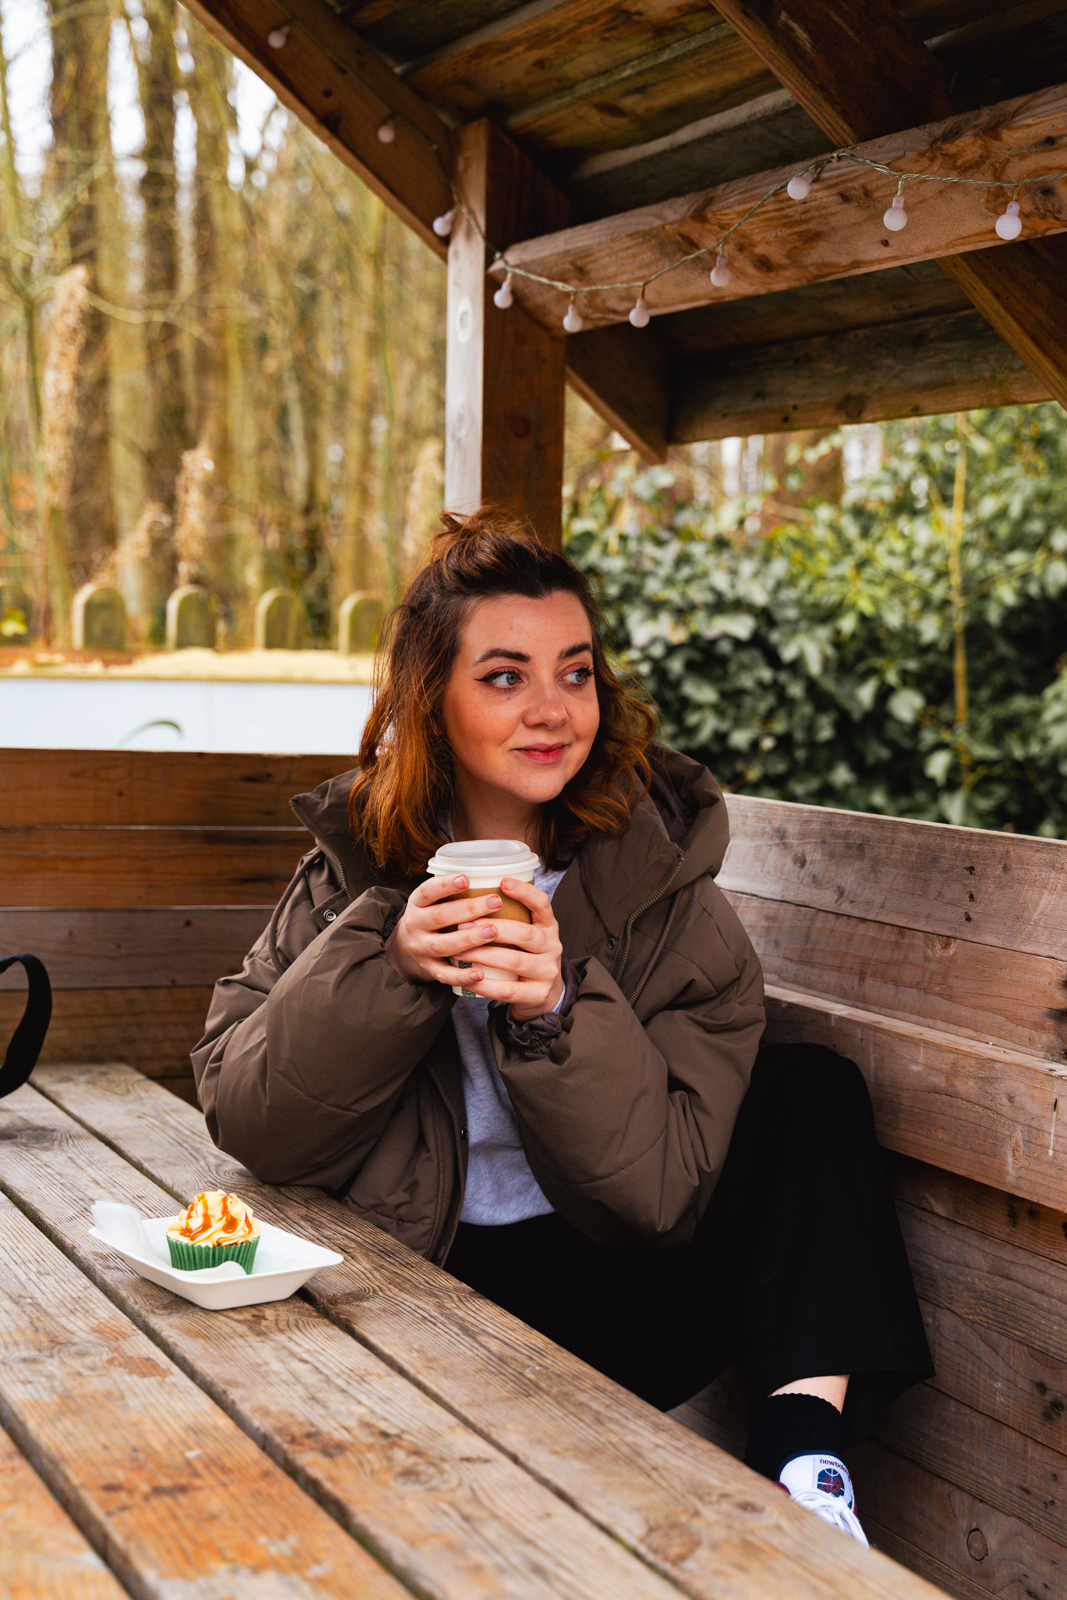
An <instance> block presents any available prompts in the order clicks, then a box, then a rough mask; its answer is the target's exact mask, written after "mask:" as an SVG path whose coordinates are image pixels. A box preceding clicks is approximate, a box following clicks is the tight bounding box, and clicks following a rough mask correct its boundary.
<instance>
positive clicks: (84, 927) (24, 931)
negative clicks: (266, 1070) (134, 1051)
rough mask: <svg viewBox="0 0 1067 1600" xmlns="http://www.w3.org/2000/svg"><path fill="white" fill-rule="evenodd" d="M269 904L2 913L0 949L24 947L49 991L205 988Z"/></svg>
mask: <svg viewBox="0 0 1067 1600" xmlns="http://www.w3.org/2000/svg"><path fill="white" fill-rule="evenodd" d="M273 909H274V908H273V906H272V905H261V906H186V907H178V906H174V907H172V906H162V907H153V908H151V909H146V910H132V911H128V910H121V911H98V910H88V911H84V910H82V911H79V910H73V911H60V910H51V909H49V910H37V911H19V910H10V909H8V910H5V911H4V912H3V923H4V945H5V948H7V949H9V950H32V951H33V953H34V955H37V956H40V958H41V960H42V961H43V962H44V964H45V966H46V967H47V968H48V976H49V978H50V980H51V983H52V988H53V990H56V989H137V988H153V989H155V988H163V987H177V988H181V987H187V986H188V985H190V984H193V985H198V986H199V987H201V988H203V987H204V986H205V985H208V986H210V985H212V984H213V983H214V982H215V980H216V979H217V978H220V977H222V975H223V974H224V973H228V972H237V971H239V970H240V967H241V962H242V961H243V960H244V958H245V954H246V952H247V951H248V950H250V949H251V947H252V945H253V944H254V943H255V941H256V940H257V939H258V938H259V935H260V934H261V933H262V932H263V929H264V928H265V927H266V926H267V922H268V921H269V919H270V914H271V912H272V910H273Z"/></svg>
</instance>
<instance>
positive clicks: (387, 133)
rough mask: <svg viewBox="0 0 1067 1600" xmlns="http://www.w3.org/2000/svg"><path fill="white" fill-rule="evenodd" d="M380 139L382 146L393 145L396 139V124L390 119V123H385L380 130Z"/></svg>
mask: <svg viewBox="0 0 1067 1600" xmlns="http://www.w3.org/2000/svg"><path fill="white" fill-rule="evenodd" d="M378 138H379V139H380V140H381V142H382V144H392V143H393V140H394V139H395V138H396V124H395V122H394V121H393V119H392V118H391V117H390V119H389V121H388V122H383V123H382V124H381V126H380V127H379V129H378Z"/></svg>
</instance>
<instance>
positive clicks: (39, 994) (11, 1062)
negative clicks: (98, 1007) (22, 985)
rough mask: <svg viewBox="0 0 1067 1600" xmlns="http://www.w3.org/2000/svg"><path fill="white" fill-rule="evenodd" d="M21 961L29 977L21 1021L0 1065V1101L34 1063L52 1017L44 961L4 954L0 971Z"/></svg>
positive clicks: (50, 986) (20, 1080)
mask: <svg viewBox="0 0 1067 1600" xmlns="http://www.w3.org/2000/svg"><path fill="white" fill-rule="evenodd" d="M16 961H21V962H22V965H23V966H24V967H25V968H26V977H27V979H28V980H29V985H30V988H29V993H28V994H27V996H26V1009H25V1011H24V1012H23V1013H22V1021H21V1022H20V1023H19V1025H18V1027H17V1028H16V1029H15V1031H14V1033H13V1034H12V1035H11V1043H10V1044H9V1045H8V1047H7V1055H6V1056H5V1057H4V1064H3V1066H2V1067H0V1100H2V1099H3V1097H4V1096H5V1095H6V1094H13V1093H14V1092H15V1090H16V1089H21V1088H22V1085H23V1084H24V1083H25V1082H26V1079H27V1078H28V1077H29V1075H30V1073H31V1072H32V1071H33V1069H34V1067H35V1066H36V1064H37V1057H38V1056H39V1055H40V1053H41V1046H42V1045H43V1044H44V1036H45V1034H46V1033H47V1032H48V1024H49V1023H50V1022H51V1020H52V985H51V984H50V983H49V981H48V973H47V972H46V971H45V967H44V962H43V961H41V960H39V959H38V957H37V956H28V955H23V956H4V957H3V958H2V959H0V972H6V971H7V969H8V967H11V966H14V964H15V962H16Z"/></svg>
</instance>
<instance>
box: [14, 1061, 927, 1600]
mask: <svg viewBox="0 0 1067 1600" xmlns="http://www.w3.org/2000/svg"><path fill="white" fill-rule="evenodd" d="M41 1082H42V1085H43V1086H44V1088H45V1089H46V1090H47V1094H48V1096H49V1098H50V1099H53V1100H54V1101H55V1102H56V1103H57V1104H62V1105H64V1106H65V1107H66V1108H67V1109H69V1110H70V1111H71V1112H72V1113H73V1114H74V1115H76V1116H77V1117H78V1118H79V1120H81V1121H84V1122H86V1123H87V1124H88V1125H90V1126H95V1127H98V1128H100V1129H102V1130H106V1138H107V1141H108V1143H110V1144H111V1145H112V1146H113V1147H115V1148H117V1149H119V1150H120V1151H122V1152H123V1153H124V1154H125V1155H126V1156H127V1158H128V1159H129V1158H131V1157H133V1159H136V1160H137V1161H138V1162H139V1164H140V1165H141V1167H142V1169H143V1170H146V1171H148V1172H149V1173H150V1174H151V1175H152V1176H153V1177H154V1178H155V1179H156V1181H157V1182H160V1183H161V1184H162V1185H163V1186H164V1187H166V1188H168V1189H170V1190H171V1192H175V1193H184V1191H185V1188H186V1187H187V1185H188V1173H189V1171H190V1163H191V1162H192V1161H194V1160H195V1161H197V1163H198V1168H199V1170H200V1171H202V1172H206V1173H208V1174H210V1175H211V1177H212V1180H213V1182H218V1183H220V1184H223V1185H224V1186H226V1187H235V1186H237V1184H238V1183H240V1184H241V1185H242V1189H241V1190H240V1192H244V1193H247V1194H248V1196H249V1197H250V1199H251V1203H252V1204H253V1206H254V1207H255V1208H257V1209H258V1210H259V1211H260V1212H261V1213H262V1215H263V1216H264V1217H265V1218H267V1219H268V1220H274V1221H277V1222H278V1223H279V1224H280V1225H282V1226H288V1227H291V1228H294V1229H295V1230H296V1231H299V1232H302V1233H304V1234H308V1233H309V1232H310V1233H313V1235H314V1236H315V1237H316V1238H319V1239H321V1240H322V1242H323V1243H328V1242H330V1241H332V1242H333V1243H334V1244H337V1245H340V1247H341V1248H342V1250H343V1251H345V1252H347V1259H346V1262H345V1265H344V1267H342V1268H337V1269H336V1272H337V1273H338V1274H343V1275H344V1277H343V1282H340V1283H339V1282H338V1280H336V1279H332V1278H331V1283H330V1285H329V1290H330V1292H329V1293H322V1294H318V1293H317V1292H316V1280H315V1279H312V1280H311V1282H310V1283H309V1285H308V1292H309V1298H310V1299H311V1300H312V1302H313V1303H314V1304H316V1305H317V1306H319V1307H320V1309H322V1310H323V1311H324V1312H326V1313H327V1314H328V1315H329V1316H330V1318H331V1319H332V1320H333V1321H334V1322H336V1323H337V1324H338V1325H339V1326H341V1327H343V1328H344V1329H345V1330H346V1331H347V1332H348V1333H349V1334H350V1335H351V1336H352V1337H354V1338H356V1339H358V1340H359V1341H360V1342H361V1343H363V1344H365V1345H366V1346H367V1347H368V1348H369V1349H371V1350H373V1351H374V1352H375V1353H376V1354H378V1355H380V1356H381V1357H382V1358H383V1359H385V1360H386V1361H387V1362H388V1363H389V1364H390V1365H392V1366H394V1367H397V1368H399V1369H401V1370H403V1371H405V1372H407V1373H408V1374H410V1375H411V1376H412V1377H414V1378H415V1379H416V1380H417V1382H418V1384H419V1386H420V1387H421V1388H422V1389H423V1390H424V1391H425V1392H427V1393H428V1394H430V1395H432V1396H433V1397H434V1398H435V1399H437V1400H438V1401H439V1402H440V1403H441V1404H444V1405H446V1406H447V1407H448V1408H449V1409H450V1410H452V1411H453V1412H454V1413H455V1414H456V1415H457V1416H459V1417H461V1418H462V1419H464V1420H465V1421H467V1422H468V1423H469V1424H470V1425H471V1426H473V1427H475V1428H476V1429H477V1430H478V1431H480V1432H481V1433H483V1435H486V1436H488V1437H489V1438H491V1439H492V1441H493V1443H494V1444H495V1445H497V1446H498V1447H499V1448H501V1449H503V1450H504V1451H505V1452H506V1453H507V1454H508V1455H510V1456H511V1457H512V1458H513V1459H514V1460H516V1461H518V1462H519V1463H520V1465H522V1466H523V1467H524V1468H525V1469H526V1470H527V1471H530V1472H532V1473H533V1474H534V1475H535V1476H536V1477H538V1478H539V1479H540V1480H541V1481H542V1482H546V1483H550V1484H552V1485H553V1486H554V1487H555V1489H556V1491H557V1493H559V1494H561V1495H562V1496H563V1497H564V1499H566V1500H567V1501H569V1502H570V1503H571V1504H572V1505H575V1506H576V1507H577V1508H578V1509H579V1510H581V1511H582V1512H583V1513H584V1514H585V1515H586V1516H587V1517H589V1518H590V1519H591V1520H592V1521H593V1522H595V1523H596V1524H597V1525H598V1526H599V1527H602V1528H604V1529H605V1531H607V1532H608V1533H610V1534H611V1535H612V1536H613V1537H615V1538H617V1539H620V1540H621V1541H622V1542H623V1543H624V1544H626V1545H628V1546H630V1547H631V1548H633V1549H635V1550H636V1551H638V1552H639V1554H640V1555H641V1557H642V1559H643V1560H644V1561H646V1562H647V1563H648V1564H649V1565H650V1566H652V1567H654V1568H655V1569H656V1570H658V1571H659V1572H661V1573H662V1574H663V1575H664V1576H665V1577H668V1578H670V1579H671V1580H672V1581H673V1582H674V1583H675V1584H677V1585H678V1587H679V1588H680V1589H681V1590H683V1591H684V1592H685V1593H687V1594H690V1595H692V1596H694V1600H722V1596H723V1595H724V1594H729V1595H731V1597H733V1600H747V1597H749V1596H752V1597H753V1600H755V1597H756V1596H758V1597H760V1600H772V1597H773V1600H779V1596H780V1595H782V1594H786V1593H787V1594H789V1595H791V1596H793V1595H795V1596H798V1597H803V1600H808V1597H809V1596H810V1597H812V1600H814V1597H816V1596H818V1597H819V1600H839V1596H840V1595H841V1593H842V1584H845V1583H847V1585H848V1593H849V1595H850V1596H852V1595H854V1596H855V1597H856V1600H861V1597H863V1600H865V1597H867V1596H870V1597H871V1600H874V1597H875V1596H878V1597H879V1600H881V1597H882V1596H884V1597H885V1600H913V1597H914V1600H918V1597H919V1596H920V1595H921V1596H932V1593H933V1592H935V1591H931V1590H930V1588H929V1587H928V1586H927V1585H925V1584H923V1583H922V1581H921V1580H920V1579H917V1578H914V1577H912V1576H911V1575H910V1574H908V1573H906V1572H903V1571H902V1570H901V1569H899V1568H897V1567H895V1566H893V1565H891V1564H889V1563H887V1562H884V1561H882V1560H879V1559H878V1558H876V1557H872V1556H870V1555H865V1553H864V1552H863V1551H862V1550H860V1549H859V1547H858V1546H856V1547H852V1546H849V1547H848V1548H843V1547H842V1541H840V1540H839V1539H837V1538H836V1537H835V1536H834V1532H833V1530H831V1529H826V1528H824V1527H822V1526H821V1525H820V1524H818V1523H817V1522H815V1523H814V1524H813V1523H812V1520H811V1519H810V1518H809V1517H808V1516H807V1515H806V1514H805V1513H803V1512H801V1511H799V1510H797V1508H795V1507H792V1506H791V1505H790V1504H789V1502H788V1501H787V1500H786V1498H785V1496H783V1495H782V1494H781V1493H780V1491H778V1490H776V1489H775V1488H774V1487H773V1486H771V1485H768V1484H766V1483H763V1482H761V1480H759V1479H758V1478H756V1477H754V1476H753V1475H752V1474H750V1473H748V1472H747V1471H746V1470H745V1469H744V1468H742V1467H741V1466H739V1465H738V1464H737V1463H735V1462H732V1461H730V1460H729V1459H728V1458H727V1457H725V1456H724V1455H723V1454H722V1453H721V1452H719V1451H717V1450H714V1449H713V1448H712V1447H711V1446H710V1445H707V1444H704V1443H702V1442H701V1441H700V1440H697V1439H694V1438H693V1437H692V1436H691V1435H690V1434H688V1433H687V1431H686V1430H685V1429H683V1428H680V1427H679V1426H678V1425H677V1424H676V1423H674V1422H672V1421H671V1419H670V1418H667V1417H664V1416H662V1415H660V1414H659V1413H658V1412H655V1411H653V1410H652V1409H651V1408H650V1407H648V1406H646V1405H644V1404H643V1403H642V1402H640V1401H638V1400H636V1399H634V1398H633V1397H632V1396H629V1395H627V1394H625V1392H624V1391H622V1390H619V1389H618V1388H617V1387H616V1386H615V1385H614V1384H611V1383H610V1382H609V1381H608V1380H607V1379H604V1378H602V1377H600V1376H599V1375H598V1374H597V1373H595V1372H593V1371H592V1370H591V1369H589V1368H586V1367H583V1366H582V1365H581V1364H580V1363H578V1362H576V1361H575V1360H574V1358H573V1357H570V1356H568V1355H566V1353H565V1352H563V1351H560V1350H559V1349H558V1347H556V1346H555V1345H553V1344H551V1343H550V1342H549V1341H548V1340H546V1339H543V1338H542V1337H541V1336H540V1335H538V1334H536V1333H534V1332H533V1331H532V1330H530V1329H528V1328H526V1327H524V1325H523V1324H522V1323H519V1322H517V1321H516V1320H515V1319H514V1318H511V1317H509V1316H507V1315H506V1314H505V1313H503V1312H501V1311H500V1310H499V1309H498V1308H496V1307H493V1306H491V1305H490V1304H489V1303H488V1302H486V1301H484V1300H482V1299H481V1298H480V1297H479V1296H477V1295H474V1294H472V1293H471V1292H470V1291H469V1290H467V1289H466V1288H464V1287H463V1286H461V1285H458V1284H457V1283H456V1282H455V1281H454V1280H453V1279H451V1278H449V1277H448V1276H447V1274H445V1273H443V1272H440V1271H439V1270H438V1269H436V1268H435V1267H433V1266H432V1265H430V1263H428V1262H426V1261H424V1260H422V1259H421V1258H420V1257H418V1256H415V1255H413V1254H412V1253H411V1252H410V1251H406V1250H404V1249H402V1248H401V1247H399V1246H397V1245H396V1244H395V1242H394V1241H392V1240H390V1239H389V1238H388V1237H387V1236H386V1235H384V1234H382V1233H380V1232H379V1231H378V1230H377V1229H374V1228H372V1227H370V1226H368V1225H367V1224H365V1223H362V1222H361V1221H360V1219H359V1218H358V1217H355V1216H354V1214H353V1213H352V1212H351V1211H346V1209H345V1208H343V1207H340V1206H337V1205H335V1204H333V1203H332V1202H330V1201H328V1200H327V1199H326V1198H325V1197H324V1196H322V1195H321V1194H318V1193H316V1192H315V1191H311V1190H277V1189H271V1188H268V1187H266V1186H262V1185H256V1183H255V1181H254V1180H252V1179H250V1177H249V1175H247V1174H245V1173H244V1172H243V1171H242V1169H241V1168H239V1167H238V1166H237V1164H236V1163H234V1162H232V1161H230V1160H229V1159H228V1158H227V1157H226V1156H224V1155H222V1154H221V1153H220V1152H218V1151H217V1150H215V1149H214V1147H213V1146H212V1145H211V1143H210V1141H209V1140H208V1138H207V1135H206V1133H205V1131H204V1129H203V1125H202V1123H201V1122H200V1119H199V1118H198V1117H196V1116H195V1114H194V1113H193V1112H192V1111H191V1110H190V1109H189V1108H188V1107H185V1106H183V1105H181V1104H180V1103H179V1102H177V1101H175V1100H173V1099H171V1098H168V1097H161V1095H160V1092H159V1091H158V1090H157V1089H155V1088H154V1086H153V1085H151V1084H150V1083H148V1082H147V1081H146V1080H144V1079H138V1078H137V1077H136V1075H135V1074H131V1073H129V1072H128V1071H123V1070H122V1069H114V1068H113V1069H107V1068H99V1069H94V1070H93V1071H91V1072H85V1071H79V1069H78V1068H77V1067H72V1068H69V1069H63V1068H50V1069H46V1070H45V1071H44V1072H43V1073H42V1074H41ZM20 1092H22V1093H26V1094H29V1093H31V1092H32V1091H30V1090H26V1091H20ZM5 1103H6V1102H5ZM0 1113H2V1107H0ZM135 1152H136V1154H135ZM846 1543H847V1542H846Z"/></svg>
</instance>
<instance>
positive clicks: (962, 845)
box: [718, 795, 1067, 961]
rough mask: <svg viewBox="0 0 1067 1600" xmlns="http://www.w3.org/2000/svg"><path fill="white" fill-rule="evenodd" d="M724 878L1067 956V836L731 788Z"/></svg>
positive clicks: (777, 895) (739, 886)
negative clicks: (954, 823)
mask: <svg viewBox="0 0 1067 1600" xmlns="http://www.w3.org/2000/svg"><path fill="white" fill-rule="evenodd" d="M726 804H727V810H728V811H729V814H730V834H731V842H730V848H729V851H728V852H727V856H726V862H725V865H724V866H723V869H722V871H721V872H720V874H719V878H718V882H719V885H720V887H721V888H723V889H726V890H728V891H736V892H738V893H742V894H752V895H759V896H761V897H763V898H765V899H771V900H786V901H789V902H790V903H791V904H793V905H805V906H812V907H816V908H819V909H821V910H826V911H838V912H841V913H843V914H846V915H849V916H857V917H862V918H864V919H865V920H868V921H876V922H885V923H891V924H894V925H896V926H899V927H903V928H917V929H921V930H922V931H923V932H925V933H932V934H936V935H944V936H945V937H947V938H950V939H955V938H962V939H967V940H970V941H972V942H974V943H978V944H988V945H992V946H995V947H998V948H1001V947H1002V948H1005V949H1010V950H1020V951H1027V952H1029V953H1030V954H1031V955H1038V956H1048V957H1050V958H1051V959H1052V960H1054V961H1057V960H1058V961H1063V960H1065V959H1067V841H1063V840H1056V839H1033V838H1028V837H1023V836H1021V835H1015V834H1005V833H991V832H988V831H986V830H983V829H981V828H950V827H948V826H947V825H945V824H943V823H939V822H910V821H900V820H898V819H896V818H893V817H876V816H868V815H864V814H862V813H860V812H856V811H834V810H831V809H830V808H829V807H822V806H799V805H792V804H790V803H789V802H788V801H782V800H760V799H756V798H753V797H752V796H748V795H729V796H727V801H726Z"/></svg>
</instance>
